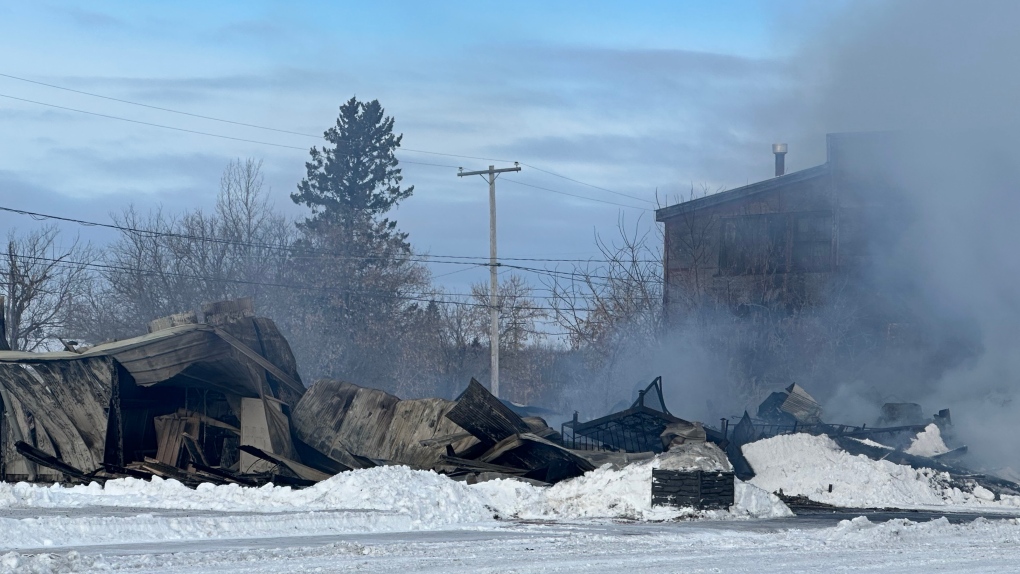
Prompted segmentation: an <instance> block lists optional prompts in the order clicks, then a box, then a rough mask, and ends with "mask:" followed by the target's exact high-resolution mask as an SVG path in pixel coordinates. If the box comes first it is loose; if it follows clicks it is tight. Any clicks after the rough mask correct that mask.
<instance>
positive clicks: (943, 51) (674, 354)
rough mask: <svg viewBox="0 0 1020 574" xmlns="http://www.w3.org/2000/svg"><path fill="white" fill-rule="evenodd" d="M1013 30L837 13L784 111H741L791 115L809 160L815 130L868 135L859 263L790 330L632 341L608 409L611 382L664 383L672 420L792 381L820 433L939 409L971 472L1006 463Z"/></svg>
mask: <svg viewBox="0 0 1020 574" xmlns="http://www.w3.org/2000/svg"><path fill="white" fill-rule="evenodd" d="M1018 17H1020V3H1014V2H978V3H969V4H966V5H964V4H962V3H959V2H948V1H929V0H925V1H913V0H901V1H890V2H882V3H872V2H867V3H851V4H849V6H848V7H847V8H846V9H845V10H844V11H843V12H841V13H840V14H838V15H837V16H836V17H835V18H833V20H832V21H831V22H830V23H829V24H828V25H826V26H823V27H822V28H821V29H819V30H818V31H817V34H815V35H814V37H813V38H811V39H810V40H809V41H807V42H805V44H804V45H803V46H802V48H801V50H800V51H799V56H798V57H797V58H796V61H795V62H794V63H793V64H792V65H793V66H795V67H796V68H797V70H798V72H797V74H796V77H798V78H800V79H801V83H800V85H799V86H798V87H797V88H796V89H793V90H791V92H790V93H789V98H790V100H791V101H790V102H773V103H772V104H769V105H766V106H762V105H761V104H760V103H754V104H750V103H749V106H757V107H759V108H761V109H766V108H767V109H772V110H776V109H782V110H797V113H795V114H791V115H790V117H789V118H788V121H787V122H786V123H787V126H788V129H789V130H790V132H789V133H788V134H786V136H785V137H784V139H786V140H787V141H791V142H808V141H810V142H815V146H816V147H817V148H820V149H824V148H823V147H822V146H821V142H822V136H823V135H824V134H827V133H837V132H871V133H870V134H864V135H862V136H860V137H861V138H864V139H868V138H870V140H868V141H870V142H871V143H873V144H874V145H873V146H871V147H870V152H869V153H866V154H863V155H859V156H858V157H855V158H854V159H855V164H854V166H853V168H852V169H853V171H854V173H850V174H847V178H848V179H850V180H853V185H856V186H857V189H859V190H860V192H861V195H860V197H859V198H857V200H859V201H861V202H863V204H865V205H866V206H867V207H868V208H869V209H872V210H873V213H877V214H879V217H878V218H876V220H875V221H873V222H872V225H871V226H869V227H868V229H867V231H866V234H865V235H866V243H867V249H868V251H867V255H868V256H867V258H866V262H865V263H863V264H862V266H860V267H858V268H857V269H856V270H855V272H854V275H853V277H852V278H851V279H850V281H849V283H848V285H846V286H843V287H844V288H840V286H836V287H837V288H836V289H834V291H833V293H832V294H831V295H832V296H831V297H830V298H829V300H828V305H827V306H826V307H823V308H820V309H815V310H813V312H812V316H811V317H803V316H802V317H800V318H798V319H797V322H796V324H795V326H791V325H794V322H793V321H790V320H788V319H785V318H782V317H779V316H768V315H767V313H766V314H762V315H760V316H755V315H754V312H752V315H751V316H750V317H743V318H742V320H741V321H736V320H734V318H733V316H732V314H730V315H727V314H725V313H717V314H715V315H711V316H702V317H699V318H697V319H696V320H692V321H689V322H687V323H686V324H683V325H679V326H677V328H676V329H675V330H673V331H671V333H670V334H669V335H667V336H666V337H665V338H663V340H661V341H659V342H658V344H657V348H656V349H654V350H651V351H650V350H649V349H648V348H646V347H644V346H642V345H634V348H632V349H630V350H629V351H627V352H624V353H621V355H623V356H624V357H625V358H624V359H623V360H621V361H620V362H619V363H618V364H617V365H615V366H614V371H615V373H614V374H613V375H612V378H616V379H617V380H620V381H621V382H619V383H618V386H617V387H616V391H617V392H618V393H619V394H620V396H621V398H624V395H626V394H627V393H629V392H630V387H629V385H630V383H629V382H623V379H624V378H626V377H625V374H630V375H632V376H631V377H630V378H631V379H637V378H642V380H650V379H651V378H652V376H654V375H655V374H663V375H665V377H666V380H665V383H666V389H665V390H666V398H667V402H668V404H669V407H670V409H671V410H673V412H674V413H675V414H677V415H679V416H682V417H688V418H701V419H702V420H706V421H712V420H715V417H718V416H725V415H733V414H739V413H740V411H741V410H742V409H743V408H747V407H750V408H751V409H752V410H753V408H754V407H755V406H756V405H757V401H759V400H760V399H761V398H763V397H764V396H765V395H766V394H767V393H768V392H770V391H773V390H778V388H780V387H782V386H786V385H787V384H789V383H790V382H794V381H796V382H798V383H801V384H802V385H804V386H805V387H806V388H807V389H808V390H809V391H810V392H811V393H812V394H814V395H815V396H816V398H818V399H819V400H820V401H822V402H823V404H824V405H825V407H826V413H827V415H826V419H827V420H829V421H830V422H838V423H850V424H860V423H868V424H872V423H874V422H875V419H876V418H877V416H878V414H879V408H880V407H881V404H882V403H883V402H916V403H920V404H921V405H922V407H923V408H924V410H925V413H926V414H927V415H929V416H930V415H932V414H934V413H935V412H936V411H938V410H939V409H942V408H947V407H948V408H951V409H952V412H953V420H954V423H955V424H956V432H957V439H958V441H959V442H963V443H966V444H968V445H969V446H970V449H971V453H972V455H973V456H974V457H975V460H976V461H977V462H978V463H979V464H986V465H988V466H992V467H1002V466H1013V467H1015V468H1020V439H1016V438H1013V437H1014V436H1016V435H1017V434H1018V433H1015V432H1013V428H1014V427H1015V425H1016V424H1017V421H1020V256H1018V254H1017V249H1018V247H1020V222H1018V221H1017V219H1018V214H1020V136H1018V135H1017V134H1020V129H1018V128H1020V75H1018V74H1015V73H1014V72H1013V70H1014V69H1015V65H1014V64H1013V59H1014V58H1015V57H1016V55H1017V54H1020V35H1018V34H1016V33H1015V31H1014V27H1015V25H1014V23H1015V22H1016V21H1020V18H1018ZM876 132H877V133H876ZM866 147H867V146H866ZM796 153H804V154H805V155H815V154H816V153H817V151H810V150H799V149H798V148H796V147H792V148H791V155H793V154H796ZM862 301H863V302H865V303H867V305H865V306H864V308H868V309H869V310H868V311H867V312H865V313H864V315H863V316H862V314H861V313H862V311H861V307H859V306H855V304H854V303H860V302H862ZM763 313H765V312H763ZM868 313H870V314H868ZM901 331H902V332H901ZM890 340H895V344H891V345H890V344H889V341H890ZM616 373H618V374H616ZM638 375H641V377H639V376H638Z"/></svg>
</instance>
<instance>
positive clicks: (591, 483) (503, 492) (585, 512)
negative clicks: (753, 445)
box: [473, 443, 792, 520]
mask: <svg viewBox="0 0 1020 574" xmlns="http://www.w3.org/2000/svg"><path fill="white" fill-rule="evenodd" d="M656 468H665V469H671V470H681V469H684V470H707V471H724V472H729V471H731V470H732V467H731V466H730V463H729V460H728V459H727V458H726V455H725V453H723V452H722V451H721V450H719V449H718V448H717V447H715V445H711V444H708V443H694V444H690V445H682V446H681V447H679V448H677V447H674V449H672V450H670V451H669V452H666V453H663V454H660V455H657V456H656V457H654V458H652V459H650V460H647V461H643V462H639V463H634V464H631V465H628V466H625V467H623V468H621V469H618V470H617V469H613V468H612V466H611V465H608V464H607V465H604V466H602V467H601V468H597V469H595V470H593V471H591V472H588V473H585V474H584V476H579V477H577V478H574V479H572V480H565V481H563V482H560V483H558V484H555V485H553V486H551V487H549V488H537V487H534V486H531V485H530V484H524V483H521V482H518V481H514V480H493V481H489V482H483V483H480V484H476V485H474V487H473V488H475V489H476V490H478V491H481V492H484V493H485V496H486V498H488V499H489V500H490V501H491V503H492V507H493V508H496V509H498V510H499V513H500V514H501V515H502V516H510V517H515V518H526V519H557V520H564V519H567V520H570V519H584V518H618V519H631V520H671V519H677V518H695V517H702V518H734V517H752V518H774V517H782V516H791V515H792V513H791V512H790V509H789V508H787V507H786V505H785V504H783V502H782V501H780V500H779V498H778V497H777V496H775V495H773V494H770V493H769V492H767V491H764V490H762V489H760V488H757V487H755V486H753V485H750V484H745V483H743V482H740V481H739V480H737V481H736V484H735V486H734V490H735V492H734V506H733V507H732V508H731V509H730V510H729V511H728V512H727V511H696V510H694V509H693V508H670V507H652V501H651V484H652V470H653V469H656Z"/></svg>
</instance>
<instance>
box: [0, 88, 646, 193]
mask: <svg viewBox="0 0 1020 574" xmlns="http://www.w3.org/2000/svg"><path fill="white" fill-rule="evenodd" d="M0 77H4V78H8V79H11V80H18V81H20V82H27V83H30V84H36V85H39V86H45V87H47V88H53V89H56V90H63V91H65V92H71V93H75V94H81V95H85V96H90V97H93V98H100V99H104V100H109V101H113V102H118V103H122V104H128V105H132V106H138V107H142V108H148V109H151V110H157V111H161V112H167V113H172V114H179V115H182V116H188V117H193V118H198V119H203V120H209V121H214V122H220V123H224V124H230V125H236V126H242V127H247V128H253V129H259V130H265V131H270V132H276V133H282V134H289V135H296V136H301V137H307V138H314V139H322V136H321V135H314V134H308V133H304V132H297V131H293V130H285V129H280V128H274V127H269V126H263V125H259V124H252V123H247V122H239V121H235V120H228V119H224V118H217V117H214V116H207V115H202V114H196V113H192V112H185V111H181V110H175V109H172V108H164V107H161V106H153V105H151V104H143V103H141V102H135V101H131V100H125V99H123V98H115V97H112V96H105V95H102V94H97V93H94V92H86V91H84V90H76V89H74V88H68V87H66V86H58V85H56V84H50V83H47V82H40V81H38V80H30V79H28V78H22V77H20V76H14V75H11V74H3V73H0ZM4 97H7V98H11V99H20V100H21V101H24V102H29V103H35V104H39V105H46V106H53V107H58V108H61V109H65V110H70V111H76V112H80V113H85V114H92V115H98V116H101V117H107V118H111V119H120V120H123V121H135V120H129V119H126V118H119V117H117V116H109V115H105V114H96V113H94V112H88V111H85V110H78V109H74V108H62V107H61V106H54V105H53V104H47V103H43V102H37V101H34V100H27V99H21V98H15V97H13V96H4ZM135 122H136V123H141V124H144V125H150V126H155V127H163V128H166V129H180V128H174V127H172V126H163V125H159V124H151V123H147V122H137V121H135ZM182 131H188V132H189V133H196V134H200V135H208V136H211V137H224V138H228V139H236V140H238V141H245V142H249V143H261V144H264V145H272V146H278V147H289V148H293V149H302V150H303V149H305V148H300V147H297V146H283V145H281V144H275V143H270V142H259V141H255V140H247V139H242V138H231V137H229V136H220V135H217V134H209V133H205V132H197V131H192V130H182ZM401 151H406V152H412V153H421V154H429V155H437V156H444V157H456V158H464V159H477V160H484V161H497V162H503V163H509V162H510V161H511V160H507V159H499V158H491V157H481V156H471V155H461V154H453V153H445V152H437V151H429V150H422V149H413V148H401ZM402 161H403V162H404V163H409V164H415V165H429V166H435V167H449V168H454V167H459V166H451V165H444V164H433V163H425V162H414V161H408V160H402ZM521 165H524V166H527V167H529V168H531V169H534V170H536V171H539V172H542V173H545V174H548V175H551V176H554V177H558V178H562V179H565V180H567V181H571V182H574V183H577V184H580V185H585V186H588V187H590V188H592V189H597V190H599V191H604V192H606V193H612V194H615V195H619V196H622V197H628V198H631V199H636V200H638V201H643V202H646V203H651V204H655V202H654V201H651V200H649V199H644V198H642V197H638V196H635V195H630V194H626V193H622V192H619V191H614V190H612V189H608V188H605V187H601V186H598V185H594V184H591V183H588V182H585V181H581V180H579V179H575V178H572V177H567V176H565V175H561V174H558V173H556V172H553V171H550V170H547V169H543V168H541V167H538V166H536V165H532V164H528V163H523V162H521ZM577 197H583V196H577Z"/></svg>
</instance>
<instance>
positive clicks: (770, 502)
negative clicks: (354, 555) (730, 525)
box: [0, 446, 790, 547]
mask: <svg viewBox="0 0 1020 574" xmlns="http://www.w3.org/2000/svg"><path fill="white" fill-rule="evenodd" d="M710 450H711V449H707V448H706V447H704V446H701V447H692V448H689V449H684V450H683V451H682V452H679V453H667V454H666V455H661V456H659V457H656V458H654V459H651V460H648V461H644V462H641V463H637V464H632V465H629V466H626V467H624V468H622V469H619V470H614V469H613V468H612V467H611V466H610V465H605V466H603V467H601V468H598V469H596V470H594V471H591V472H588V473H586V474H585V475H584V476H580V477H578V478H575V479H573V480H567V481H563V482H561V483H559V484H557V485H555V486H552V487H548V488H543V487H536V486H532V485H531V484H527V483H523V482H519V481H515V480H493V481H488V482H483V483H480V484H475V485H470V486H469V485H467V484H465V483H463V482H456V481H453V480H451V479H449V478H447V477H445V476H442V475H439V474H436V473H434V472H428V471H416V470H411V469H409V468H406V467H399V466H386V467H378V468H372V469H366V470H356V471H351V472H345V473H342V474H339V475H336V476H334V477H332V478H330V479H329V480H325V481H323V482H320V483H319V484H317V485H315V486H312V487H310V488H306V489H304V490H293V489H291V488H289V487H277V486H272V485H267V486H264V487H261V488H244V487H240V486H237V485H221V486H216V485H211V484H203V485H201V486H199V487H198V488H197V489H195V490H192V489H189V488H187V487H185V486H184V485H182V484H181V483H179V482H177V481H175V480H162V479H159V478H154V479H152V480H151V481H146V480H138V479H130V478H129V479H119V480H111V481H108V482H107V483H106V485H105V487H104V486H100V485H99V484H96V483H93V484H90V485H88V486H73V487H61V486H50V487H43V486H35V485H30V484H26V483H18V484H14V485H11V484H5V483H0V508H4V507H11V508H82V507H121V508H125V507H126V508H138V509H142V510H144V509H172V510H195V511H202V512H203V513H206V514H209V513H215V512H231V513H247V516H244V517H242V518H237V517H231V516H227V517H214V518H209V517H208V516H191V517H186V518H187V520H185V519H183V518H182V519H181V520H180V521H178V522H176V523H171V526H167V525H166V524H162V523H161V522H160V521H164V520H177V519H176V518H167V517H153V516H151V515H150V516H148V517H146V516H145V515H141V516H138V517H137V520H136V521H135V522H134V523H132V522H131V521H129V520H126V519H125V518H124V517H116V518H110V519H109V520H110V524H109V525H107V524H105V523H103V524H100V523H98V522H88V523H86V522H81V521H77V522H76V520H77V519H71V520H70V521H68V519H63V520H64V521H63V522H62V523H61V524H62V525H63V526H59V527H58V526H54V525H51V524H50V523H49V522H47V520H46V519H21V520H15V519H10V518H8V519H0V530H2V531H10V532H18V534H17V536H20V538H18V537H11V538H9V539H8V540H7V541H6V542H5V541H0V547H11V546H7V544H13V545H15V546H19V545H30V546H31V545H43V543H44V539H45V534H44V533H45V532H47V531H49V532H55V534H52V535H51V538H52V539H54V540H56V539H59V540H60V541H64V542H67V541H70V542H67V543H69V544H99V543H102V541H103V540H106V538H104V535H103V534H102V533H101V532H98V531H101V530H109V531H110V532H114V531H118V529H120V531H122V533H121V534H117V536H122V535H124V536H127V535H128V534H124V533H129V532H136V533H137V535H138V536H140V537H142V538H144V537H145V536H151V535H154V534H153V533H156V532H160V531H165V532H173V531H174V530H175V529H178V530H180V529H185V530H186V529H191V530H192V531H194V532H192V534H189V536H192V537H194V536H199V534H201V533H202V532H205V533H207V535H208V536H213V535H214V534H213V533H214V532H217V531H222V532H228V531H229V532H232V533H233V536H234V537H244V536H245V534H244V532H247V530H245V528H248V527H249V526H250V527H251V528H252V529H253V530H252V532H255V531H259V530H260V529H261V530H262V531H265V529H266V528H268V527H275V526H280V525H284V524H286V523H287V521H300V519H299V518H291V517H289V516H290V515H291V514H293V513H300V512H312V513H318V514H313V515H311V516H312V517H311V518H309V520H320V521H322V522H321V524H320V523H316V524H312V523H308V524H307V525H306V526H307V528H305V527H297V526H293V527H284V526H280V527H281V528H283V530H284V531H287V528H291V530H292V531H304V530H306V529H311V530H315V529H316V528H320V529H321V530H322V531H323V532H334V531H335V532H340V531H345V532H346V531H356V530H358V531H363V532H377V531H393V530H422V529H439V528H448V527H455V526H456V527H463V526H466V525H473V524H478V523H484V522H491V521H493V520H494V519H499V518H538V519H550V520H577V519H593V518H600V519H604V518H609V519H633V520H667V519H676V518H684V517H692V518H693V517H702V518H719V519H721V518H735V517H773V516H788V515H789V514H790V511H789V509H787V508H786V506H785V505H784V504H783V503H782V502H781V501H779V499H778V498H777V497H775V496H774V495H771V494H769V493H768V492H766V491H764V490H761V489H759V488H757V487H755V486H753V485H749V484H743V483H740V482H739V481H738V483H737V485H736V493H735V495H736V496H735V502H736V504H735V505H734V507H733V509H731V511H729V512H725V511H714V512H696V511H695V510H694V509H690V508H688V509H675V508H662V507H657V508H654V509H653V508H652V506H651V481H652V469H653V468H660V467H667V468H688V467H690V466H694V467H696V468H702V467H703V468H704V469H705V470H709V469H718V467H720V466H727V467H728V464H729V463H728V462H727V461H725V459H722V460H720V459H719V454H718V453H713V452H709V451H710ZM715 450H718V449H715ZM703 451H704V452H703ZM685 465H686V466H685ZM721 470H725V468H722V469H721ZM370 511H371V512H370ZM288 513H290V514H288ZM267 514H276V516H266V515H267ZM285 515H286V516H285ZM95 519H96V518H95V517H94V515H92V516H91V518H89V520H95ZM82 520H85V519H82ZM210 520H211V521H212V522H209V521H210ZM189 521H190V522H189ZM203 521H204V522H203ZM185 523H187V524H185ZM173 524H176V526H173ZM59 528H67V529H70V530H68V531H67V532H63V533H61V532H62V531H60V530H59ZM93 531H96V532H93ZM73 532H79V533H80V534H81V537H80V538H75V536H76V535H74V534H73ZM196 532H197V533H198V534H196ZM167 536H169V537H168V538H166V539H168V540H172V539H174V538H173V534H168V535H167ZM53 537H55V538H53ZM199 537H201V536H199ZM90 540H91V541H92V542H89V541H90ZM56 544H62V542H56ZM22 547H23V546H22Z"/></svg>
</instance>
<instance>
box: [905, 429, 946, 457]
mask: <svg viewBox="0 0 1020 574" xmlns="http://www.w3.org/2000/svg"><path fill="white" fill-rule="evenodd" d="M946 452H949V448H948V447H947V446H946V443H944V442H942V431H940V430H939V427H938V426H936V425H935V424H934V423H932V424H930V425H928V426H927V427H925V428H924V430H923V431H921V432H919V433H917V436H916V437H914V439H913V440H912V441H911V442H910V446H909V447H907V450H906V453H907V454H912V455H915V456H935V455H938V454H942V453H946Z"/></svg>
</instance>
